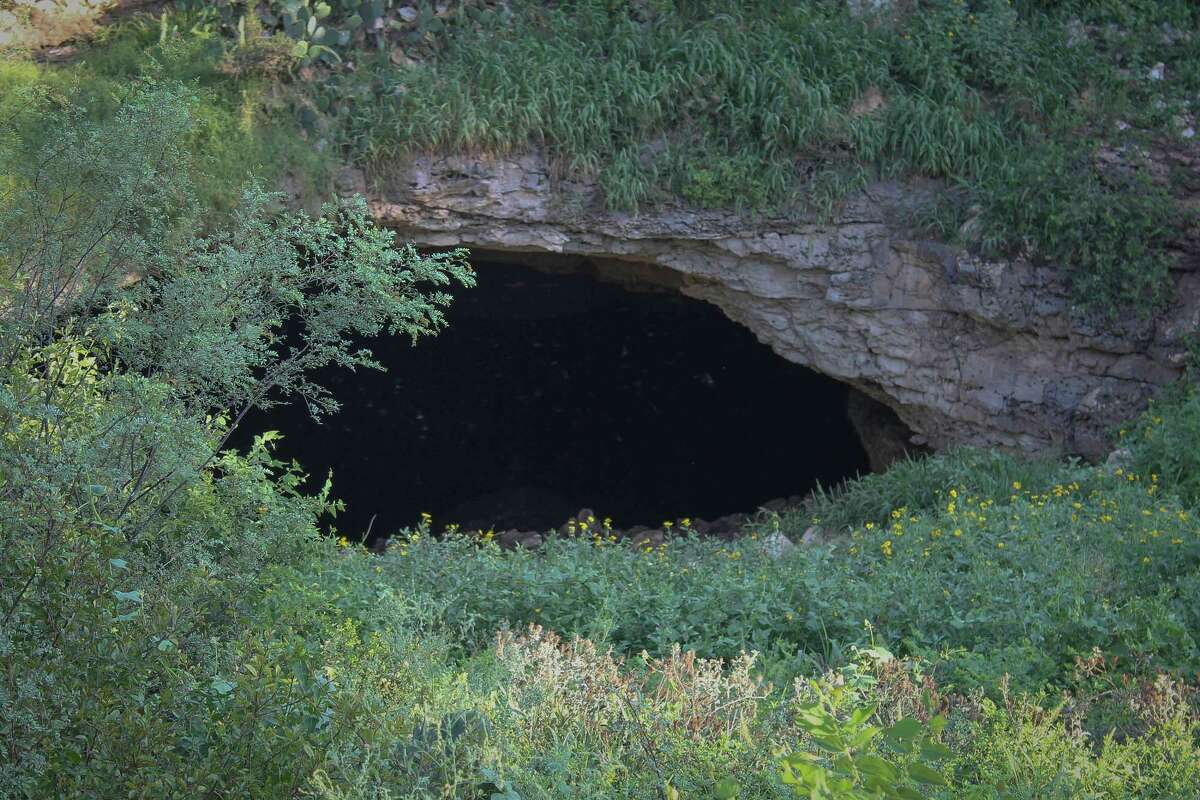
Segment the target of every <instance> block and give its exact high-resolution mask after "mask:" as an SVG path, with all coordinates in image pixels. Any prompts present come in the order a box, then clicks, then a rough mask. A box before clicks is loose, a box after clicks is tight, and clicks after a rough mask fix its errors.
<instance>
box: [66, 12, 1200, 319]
mask: <svg viewBox="0 0 1200 800" xmlns="http://www.w3.org/2000/svg"><path fill="white" fill-rule="evenodd" d="M256 8H257V9H258V11H259V12H260V13H259V14H258V15H255V14H247V13H246V12H245V9H244V8H243V7H242V6H241V5H240V4H238V3H231V2H219V3H193V2H185V1H184V0H181V2H179V3H177V4H175V6H174V10H172V9H171V8H167V9H163V10H162V12H161V16H160V17H158V18H157V19H151V18H145V17H141V18H135V19H134V20H133V21H131V22H125V23H122V24H121V25H119V26H117V27H116V28H115V29H110V31H111V30H115V31H116V32H117V33H116V34H115V35H111V33H110V35H111V38H110V41H108V42H106V43H105V44H104V46H102V47H96V48H91V49H89V50H87V51H86V53H85V55H84V58H85V61H84V63H83V64H80V65H77V66H76V67H75V68H74V69H69V70H67V74H70V75H74V76H76V79H77V80H80V81H81V82H83V83H84V84H91V83H93V82H94V81H99V85H98V86H97V87H96V88H97V93H98V94H99V95H103V94H104V93H106V92H107V91H110V90H111V85H110V84H109V82H110V81H114V80H115V81H121V80H127V79H128V78H129V77H130V76H131V75H133V74H136V73H138V72H139V71H144V70H145V69H146V66H145V64H146V58H147V57H149V58H151V59H153V60H155V61H156V62H157V63H159V64H160V65H161V66H160V67H158V69H160V70H165V71H166V72H167V73H168V74H170V75H172V76H174V77H177V78H180V79H183V80H185V81H192V80H195V81H198V82H199V85H200V86H201V87H202V91H203V92H204V94H205V97H206V101H207V102H206V109H207V113H206V114H205V120H204V124H203V125H201V126H200V127H199V129H198V132H197V134H196V137H197V145H200V147H199V148H198V151H203V152H210V153H213V154H214V156H213V157H214V161H213V166H214V174H213V178H212V180H210V181H203V182H202V183H203V184H207V185H206V186H202V189H205V190H207V191H209V192H211V193H214V194H220V193H221V191H222V189H221V188H220V187H225V189H224V191H228V187H229V186H230V185H234V184H236V181H231V180H230V179H231V178H233V177H240V176H241V175H243V174H244V173H245V172H246V171H247V170H250V169H253V170H255V171H256V172H258V173H259V174H260V175H261V176H263V177H264V178H277V177H280V176H282V175H285V174H286V175H289V176H291V177H292V178H297V177H299V178H302V179H304V180H307V181H311V182H312V183H313V184H314V186H310V187H308V189H309V191H307V192H306V193H307V194H308V195H309V196H310V197H311V196H314V195H319V194H320V193H321V192H320V191H319V189H320V188H321V187H322V186H323V185H324V184H327V183H328V176H329V172H330V164H331V162H332V161H336V160H338V159H350V160H357V161H360V162H362V163H364V164H366V165H368V166H373V167H377V168H378V169H379V171H380V172H381V173H386V172H387V168H388V167H389V166H391V165H393V164H394V163H395V162H397V161H403V160H404V159H406V158H407V157H409V156H411V155H413V154H416V153H422V152H428V151H438V152H456V153H460V152H477V153H486V154H497V155H502V154H508V153H514V152H526V151H529V150H531V149H538V150H541V151H543V152H545V153H546V155H547V156H548V157H549V158H550V159H551V161H552V162H553V163H554V164H555V165H557V167H558V168H559V169H560V171H561V172H562V173H563V174H564V175H572V176H575V177H580V176H584V177H587V176H590V177H592V178H594V179H595V181H596V182H597V183H598V184H599V186H600V187H601V188H602V190H603V193H604V198H605V201H606V203H607V204H608V206H609V207H610V208H612V209H618V210H626V211H636V210H638V209H640V208H647V207H651V206H654V205H655V204H658V203H661V202H665V201H670V200H681V201H683V202H686V203H689V204H692V205H697V206H702V207H735V208H739V209H743V210H746V211H752V212H760V213H768V214H795V213H798V212H800V211H804V210H807V211H810V212H817V213H820V214H824V215H829V214H833V213H835V212H836V209H837V206H838V203H839V202H840V201H841V199H842V198H843V197H844V196H845V195H846V194H847V193H850V192H853V191H856V190H858V189H862V188H864V187H865V186H867V185H868V184H869V183H870V182H872V181H875V180H879V179H891V178H901V179H911V178H913V177H918V178H920V177H923V178H933V179H936V180H937V182H938V184H939V185H940V186H941V187H942V188H941V189H940V190H938V191H936V192H934V191H931V192H930V194H929V196H928V197H926V198H924V199H923V200H922V202H921V203H918V205H919V208H916V209H914V211H915V218H914V220H915V221H916V222H918V223H919V224H921V225H924V226H928V227H929V228H930V229H931V230H932V231H934V232H935V233H936V234H937V235H939V236H941V237H943V238H947V239H951V240H954V241H957V242H960V243H962V244H965V245H968V246H969V247H972V248H974V249H976V250H978V251H979V252H981V253H982V254H984V255H985V256H989V257H993V256H1004V257H1011V256H1017V255H1023V256H1028V257H1032V258H1034V259H1036V260H1040V261H1043V262H1046V263H1052V264H1056V265H1058V266H1059V267H1060V268H1061V269H1062V270H1063V272H1064V275H1065V277H1066V278H1067V280H1068V282H1069V283H1070V284H1071V286H1072V288H1073V290H1074V295H1075V298H1076V300H1077V301H1078V304H1079V307H1080V310H1082V311H1085V312H1093V313H1099V314H1100V315H1101V316H1118V315H1121V314H1124V313H1127V312H1129V311H1137V312H1138V313H1142V314H1144V313H1147V312H1149V311H1151V310H1153V309H1154V308H1156V307H1157V306H1158V305H1159V304H1161V303H1162V302H1163V301H1164V300H1165V299H1166V298H1167V297H1168V295H1169V289H1170V280H1169V275H1168V270H1169V268H1170V266H1171V264H1172V256H1171V247H1170V245H1171V242H1172V241H1173V240H1174V239H1175V238H1177V237H1178V235H1179V233H1180V232H1181V231H1182V230H1183V229H1185V228H1187V227H1188V226H1189V225H1191V224H1194V214H1192V213H1191V212H1188V211H1187V210H1186V208H1185V207H1184V206H1181V205H1180V204H1178V203H1177V202H1176V200H1175V194H1176V193H1177V192H1178V189H1179V187H1178V186H1177V183H1178V181H1179V179H1180V176H1179V175H1178V174H1176V173H1175V172H1173V168H1172V167H1171V166H1170V163H1171V162H1170V159H1169V158H1167V159H1163V158H1161V157H1160V156H1161V154H1162V153H1164V152H1170V151H1172V150H1186V149H1190V148H1194V146H1195V143H1196V142H1197V141H1198V140H1197V139H1196V137H1195V130H1196V126H1197V120H1196V108H1195V103H1196V95H1197V91H1200V86H1198V85H1197V79H1196V77H1195V76H1196V75H1198V74H1200V35H1198V33H1197V31H1198V29H1200V11H1198V10H1197V7H1196V6H1195V4H1193V3H1191V2H1189V0H1168V1H1167V2H1137V3H1126V2H1117V1H1116V0H1104V1H1103V2H1092V1H1091V0H1070V1H1069V2H1055V3H1045V2H1034V1H1033V0H1016V1H1015V2H1009V0H969V2H968V0H920V1H919V2H902V3H896V4H894V5H885V10H884V11H883V12H880V13H874V14H872V13H868V14H863V15H854V14H852V13H850V12H849V11H848V7H847V3H846V2H844V0H813V2H806V3H791V2H779V1H778V0H755V2H752V3H744V2H737V3H734V2H727V1H726V0H706V1H705V2H700V3H695V2H687V3H674V2H665V1H664V2H659V1H658V0H645V1H644V2H636V3H610V2H608V0H573V2H566V3H546V2H542V0H513V1H512V2H509V3H507V4H497V3H492V2H490V1H489V2H485V0H459V1H458V2H454V3H448V4H433V3H431V2H426V1H425V0H421V2H417V3H415V4H413V5H412V6H411V7H410V6H408V5H406V4H400V3H392V2H388V3H383V2H378V3H370V2H368V3H359V2H341V0H333V2H328V3H326V2H320V3H314V2H308V0H305V1H304V2H281V1H279V0H276V1H275V2H269V3H262V4H259V5H258V6H256ZM103 35H104V34H103V31H102V37H103ZM52 72H53V74H55V75H59V73H58V71H52ZM297 78H299V80H296V79H297ZM44 79H45V76H44ZM58 79H59V78H55V79H54V80H58ZM1188 132H1190V133H1191V138H1188V136H1187V134H1188ZM305 139H307V142H305V141H304V140H305ZM313 145H316V148H314V147H313ZM322 148H323V150H322ZM317 150H321V153H320V154H319V155H318V154H317V152H316V151H317ZM1156 154H1157V155H1156ZM300 188H301V189H304V188H305V187H300ZM314 188H315V189H317V191H313V189H314ZM302 193H305V192H302ZM222 199H223V201H224V204H225V205H226V206H228V205H229V204H230V203H231V201H232V198H230V197H228V196H225V197H223V198H222Z"/></svg>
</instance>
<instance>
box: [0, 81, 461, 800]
mask: <svg viewBox="0 0 1200 800" xmlns="http://www.w3.org/2000/svg"><path fill="white" fill-rule="evenodd" d="M189 125H190V113H189V98H188V95H187V93H186V92H185V91H183V90H181V89H179V88H178V87H170V86H157V85H154V84H152V83H144V84H140V85H138V86H135V87H133V88H131V89H130V91H129V92H128V94H127V96H125V97H123V98H120V107H119V109H118V111H117V113H116V114H115V115H114V116H112V117H111V118H109V119H108V120H107V121H105V122H93V121H91V120H90V119H89V116H88V114H87V110H86V109H83V108H77V107H75V106H74V105H73V104H72V103H71V101H70V99H69V98H63V97H55V96H51V95H49V94H46V93H42V94H30V95H29V96H28V97H27V98H25V103H24V106H23V108H22V109H21V110H20V112H19V113H17V114H15V116H14V117H13V118H12V119H11V120H10V121H9V124H8V125H7V126H6V127H5V129H4V130H3V134H2V136H3V139H0V158H2V159H3V161H4V167H5V170H4V174H5V175H6V176H7V177H6V179H5V180H6V185H5V186H4V194H3V198H2V200H0V203H2V205H0V309H2V311H0V533H2V537H0V659H2V662H0V719H3V720H5V732H4V737H3V738H4V740H5V744H4V746H3V747H2V748H0V764H2V765H3V766H2V768H0V795H4V796H11V795H17V796H21V795H26V796H48V795H50V794H59V795H63V796H96V797H100V796H116V795H120V796H129V795H130V794H131V793H132V794H141V795H147V794H148V795H152V796H172V795H173V794H175V793H177V792H180V793H182V792H185V791H187V790H190V789H191V788H194V787H195V786H198V785H206V784H207V785H213V786H217V785H220V784H222V782H223V783H224V786H223V788H222V789H221V791H222V792H224V791H229V792H233V793H234V794H241V795H248V796H263V793H266V794H275V793H279V794H283V793H286V792H285V790H284V789H281V788H279V787H287V786H293V789H294V785H295V782H296V781H297V780H300V779H301V778H303V777H304V775H305V774H306V773H305V771H304V770H305V769H308V770H309V771H311V769H313V768H315V767H314V764H315V763H316V762H314V761H313V759H314V758H318V757H319V754H320V752H322V747H321V737H322V736H327V735H332V734H328V733H327V732H325V731H324V728H322V726H320V725H317V724H313V723H311V719H310V718H311V717H312V715H313V714H314V713H317V715H318V718H319V716H320V713H324V712H321V711H320V709H321V708H323V707H326V706H329V704H330V703H331V702H332V700H331V699H330V689H329V687H328V686H327V685H326V683H327V681H326V682H325V683H323V682H322V679H320V677H319V675H318V674H317V672H316V669H315V667H314V666H313V665H312V657H313V656H312V654H311V652H310V650H309V649H306V645H305V644H304V640H303V639H300V640H296V641H292V640H290V639H289V638H288V636H286V635H283V634H280V635H279V636H267V637H266V639H261V638H260V639H259V640H254V641H249V642H246V641H242V642H239V641H237V638H238V634H239V632H240V630H241V627H242V626H241V625H240V624H239V622H238V621H239V619H241V618H242V617H243V616H244V614H245V613H247V612H246V608H245V606H244V601H245V599H246V598H247V597H249V596H252V595H254V594H255V593H256V592H259V591H261V589H262V587H261V586H260V585H259V580H260V575H261V574H262V570H263V569H265V568H266V567H267V566H268V565H272V564H278V563H287V562H288V561H289V560H294V559H296V558H297V557H299V556H300V555H302V554H304V553H306V552H311V549H312V547H314V546H315V542H316V536H315V534H316V525H315V522H316V519H317V517H318V515H320V514H322V513H324V512H330V511H335V510H336V508H337V504H336V503H335V502H334V501H333V500H331V498H330V496H329V484H328V483H326V486H325V489H324V491H322V492H320V493H319V494H318V495H317V496H315V497H310V496H305V495H304V494H302V493H301V492H300V489H299V487H300V482H301V479H302V475H301V474H300V473H299V470H298V467H296V466H294V465H293V466H291V467H288V466H285V465H283V464H281V463H279V462H277V461H276V460H274V459H273V458H272V457H271V455H270V437H260V438H259V439H258V441H257V442H256V444H255V446H254V447H253V448H252V449H251V451H250V452H249V453H248V454H245V455H239V454H237V453H233V452H229V451H225V450H224V446H225V443H226V442H227V440H228V437H229V435H230V433H231V432H232V430H233V429H234V428H235V427H236V426H237V424H238V423H239V422H240V421H241V419H242V418H243V417H244V415H245V414H246V412H247V411H248V410H249V409H250V408H252V407H254V406H264V405H269V404H271V403H277V402H284V401H286V400H289V399H296V400H299V401H302V402H305V403H307V404H308V406H309V408H310V409H312V411H313V412H314V413H317V414H320V413H325V412H329V411H332V410H334V409H336V407H337V405H336V402H335V401H334V400H333V398H332V397H330V396H329V394H328V392H326V391H325V390H324V389H323V388H322V387H321V386H319V385H318V384H316V383H315V382H314V381H313V380H312V378H311V373H312V371H313V370H314V369H317V368H320V367H324V366H327V365H334V364H336V365H340V366H345V367H348V368H351V369H354V368H359V367H377V366H378V364H376V363H375V361H374V360H373V359H372V357H371V353H370V350H369V349H367V348H364V347H362V346H361V345H360V344H358V342H359V341H360V340H362V339H364V338H368V337H371V336H375V335H378V334H381V333H386V334H388V335H406V336H409V337H411V338H412V339H413V340H414V341H415V340H416V339H417V338H419V337H421V336H425V335H429V334H433V333H436V332H437V331H438V330H440V329H441V328H442V327H444V325H445V319H444V317H443V315H442V309H443V308H444V307H445V306H446V304H447V303H448V302H449V301H450V297H449V295H448V294H446V293H445V291H444V288H445V287H446V286H448V284H449V283H450V282H451V281H457V282H459V283H461V284H463V285H469V284H470V283H471V274H470V271H469V268H468V267H467V266H466V264H465V259H464V253H463V252H461V251H457V252H453V253H447V254H439V255H431V256H424V255H420V254H418V253H417V252H416V251H415V250H414V249H413V248H412V247H397V246H396V245H395V243H394V241H393V234H392V233H390V232H388V231H383V230H380V229H378V228H375V227H374V226H373V225H372V224H371V222H370V219H369V217H368V214H367V208H366V205H365V203H364V202H363V201H362V200H361V199H356V200H352V201H345V202H342V203H340V204H337V205H328V206H326V207H325V208H324V209H323V212H322V214H321V215H320V216H319V217H318V218H316V219H313V218H310V217H308V216H307V215H305V214H302V213H299V214H298V213H291V212H289V211H287V210H284V209H282V208H281V207H280V203H279V198H278V197H276V196H273V195H271V194H268V193H265V192H263V191H261V190H260V189H257V188H250V189H248V190H247V191H246V192H245V195H244V199H243V203H242V205H241V207H240V208H239V209H238V211H237V213H236V214H235V215H234V217H233V219H232V221H231V224H230V227H229V229H228V230H225V231H222V232H218V233H211V234H206V235H200V234H199V233H198V229H197V226H196V224H195V220H196V218H197V213H196V212H197V211H199V210H200V209H197V208H195V204H194V203H193V202H192V201H191V200H190V191H189V182H188V171H189V165H188V163H187V160H186V158H185V157H184V153H183V151H182V150H181V149H180V147H179V146H178V143H179V141H180V140H181V138H182V136H183V135H184V134H185V133H186V132H187V130H188V126H189ZM46 131H56V133H55V134H54V135H51V136H46ZM231 648H232V650H231ZM231 652H236V653H238V654H240V655H239V656H238V658H239V659H241V660H243V661H244V660H246V659H249V660H250V661H251V662H253V661H254V659H258V660H260V661H262V662H263V663H264V664H268V665H271V667H272V668H273V669H275V668H278V666H279V665H280V664H290V665H291V667H290V668H291V669H292V670H293V672H294V673H295V674H294V675H292V676H291V677H288V676H282V675H280V676H276V678H277V679H273V680H275V682H274V683H271V684H270V685H267V686H265V687H264V686H259V687H258V689H257V690H255V691H256V692H258V691H265V692H266V694H265V695H263V696H264V697H271V698H273V699H272V700H263V701H262V702H258V701H256V703H255V704H253V705H252V706H250V707H239V706H238V697H239V696H240V695H239V694H238V692H237V689H238V683H237V682H236V681H234V680H232V679H230V678H226V677H222V675H225V674H232V673H230V670H229V665H230V661H229V659H230V658H231V656H230V653H231ZM306 653H307V655H306ZM265 674H267V673H263V672H261V671H258V672H256V675H258V676H259V678H262V676H263V675H265ZM296 675H304V676H306V677H304V679H303V680H301V679H300V678H298V677H296ZM272 693H274V694H272ZM255 696H256V697H258V696H259V695H257V694H256V695H255ZM285 696H286V698H287V702H286V703H283V701H284V699H285ZM260 699H261V698H260ZM239 709H240V712H244V716H243V717H242V718H241V723H242V726H243V727H242V729H241V730H242V731H243V733H245V732H246V731H259V730H266V729H267V728H268V727H269V726H272V725H273V726H274V727H275V729H276V730H277V731H283V732H289V731H290V733H288V734H287V735H284V733H277V735H276V737H275V738H274V739H270V737H268V740H269V741H276V742H278V743H279V746H278V748H275V747H273V746H272V747H266V748H264V749H263V751H262V752H261V753H260V752H257V751H256V752H255V753H240V752H239V751H238V750H237V749H236V747H237V745H238V741H237V739H236V737H234V738H231V739H228V740H223V739H222V737H221V736H220V735H218V731H219V729H220V728H221V725H222V724H225V723H224V722H222V723H220V724H218V723H217V722H216V718H217V717H218V716H219V717H221V718H222V719H228V720H229V723H230V724H233V723H234V721H235V720H237V719H238V713H239ZM329 713H332V711H330V712H329ZM205 720H207V722H205ZM306 720H307V721H306ZM289 726H290V727H289ZM306 748H307V749H306ZM285 753H290V754H291V755H290V756H289V757H287V758H281V754H285ZM304 753H311V754H312V755H309V756H304V755H303V754H304ZM306 758H307V759H308V760H305V759H306ZM297 759H298V760H297ZM281 764H282V766H281ZM306 765H307V766H306ZM268 785H270V786H271V787H273V788H271V789H269V790H268V789H267V788H265V787H267V786H268ZM189 796H190V795H189Z"/></svg>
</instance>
